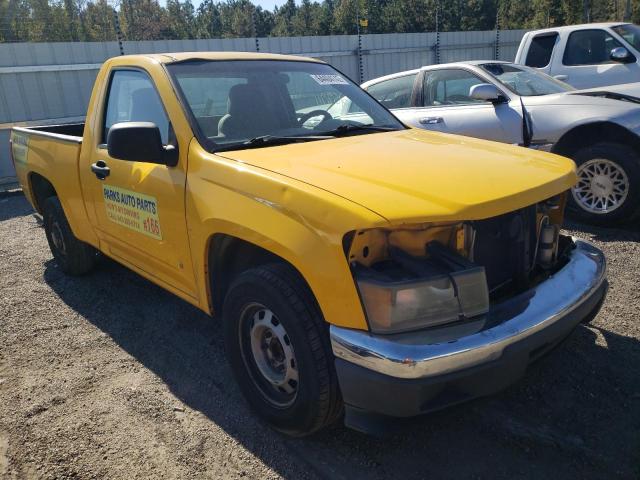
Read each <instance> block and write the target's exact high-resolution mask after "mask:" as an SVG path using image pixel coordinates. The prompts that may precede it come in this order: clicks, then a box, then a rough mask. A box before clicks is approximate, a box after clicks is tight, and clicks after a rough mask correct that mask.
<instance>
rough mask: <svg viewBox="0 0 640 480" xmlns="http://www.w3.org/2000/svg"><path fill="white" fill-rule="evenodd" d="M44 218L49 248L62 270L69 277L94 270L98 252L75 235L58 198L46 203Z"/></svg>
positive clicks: (48, 199) (50, 198) (43, 210)
mask: <svg viewBox="0 0 640 480" xmlns="http://www.w3.org/2000/svg"><path fill="white" fill-rule="evenodd" d="M42 218H43V223H44V231H45V233H46V235H47V242H48V243H49V248H50V249H51V253H52V254H53V258H55V260H56V262H57V264H58V265H59V266H60V269H61V270H62V271H63V272H64V273H66V274H68V275H82V274H85V273H87V272H89V271H90V270H91V269H93V267H94V266H95V264H96V262H97V259H98V252H97V250H96V249H95V248H93V247H92V246H91V245H89V244H87V243H85V242H83V241H81V240H78V239H77V238H76V236H75V235H74V234H73V232H72V231H71V227H70V226H69V222H68V221H67V217H66V216H65V214H64V210H63V209H62V204H61V203H60V200H59V199H58V197H49V198H47V199H46V200H45V201H44V205H43V206H42Z"/></svg>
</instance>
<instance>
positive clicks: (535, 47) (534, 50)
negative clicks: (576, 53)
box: [525, 33, 558, 68]
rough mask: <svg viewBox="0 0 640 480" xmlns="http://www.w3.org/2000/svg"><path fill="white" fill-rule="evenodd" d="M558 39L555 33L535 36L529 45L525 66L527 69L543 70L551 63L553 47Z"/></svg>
mask: <svg viewBox="0 0 640 480" xmlns="http://www.w3.org/2000/svg"><path fill="white" fill-rule="evenodd" d="M557 39H558V34H557V33H551V34H543V35H536V36H535V37H533V39H532V40H531V44H530V45H529V53H527V60H526V61H525V64H526V65H527V67H534V68H544V67H546V66H547V65H549V62H551V54H552V53H553V47H555V45H556V40H557Z"/></svg>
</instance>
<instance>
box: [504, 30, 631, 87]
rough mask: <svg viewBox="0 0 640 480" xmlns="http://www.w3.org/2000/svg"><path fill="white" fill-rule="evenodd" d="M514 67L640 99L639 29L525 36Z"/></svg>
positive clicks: (538, 33) (578, 31)
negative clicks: (517, 64) (536, 70)
mask: <svg viewBox="0 0 640 480" xmlns="http://www.w3.org/2000/svg"><path fill="white" fill-rule="evenodd" d="M515 63H519V64H521V65H527V66H529V67H534V68H537V69H539V70H541V71H543V72H544V73H546V74H548V75H551V76H553V77H555V78H556V79H558V80H562V81H563V82H566V83H568V84H570V85H572V86H573V87H575V88H579V89H590V88H597V89H598V90H602V88H601V87H604V86H606V87H607V91H614V92H617V93H623V94H626V95H632V96H635V97H640V27H639V26H638V25H634V24H632V23H590V24H585V25H570V26H566V27H557V28H548V29H545V30H534V31H531V32H527V33H526V34H525V35H524V37H523V38H522V41H521V42H520V47H519V48H518V53H517V54H516V60H515ZM613 85H615V86H613Z"/></svg>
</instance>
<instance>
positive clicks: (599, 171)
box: [571, 158, 629, 215]
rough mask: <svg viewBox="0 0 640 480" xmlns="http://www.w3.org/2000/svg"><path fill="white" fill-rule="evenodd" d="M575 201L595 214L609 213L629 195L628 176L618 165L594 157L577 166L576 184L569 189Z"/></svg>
mask: <svg viewBox="0 0 640 480" xmlns="http://www.w3.org/2000/svg"><path fill="white" fill-rule="evenodd" d="M571 193H572V194H573V198H574V200H575V201H576V203H577V204H578V205H579V206H580V207H581V208H583V209H584V210H586V211H587V212H590V213H594V214H596V215H602V214H607V213H611V212H613V211H614V210H616V209H617V208H619V207H620V206H621V205H622V204H623V203H624V202H625V200H626V199H627V196H628V195H629V177H628V176H627V174H626V172H625V171H624V170H623V169H622V167H620V165H618V164H616V163H614V162H612V161H610V160H606V159H603V158H594V159H593V160H589V161H588V162H585V163H583V164H582V165H580V167H579V168H578V184H577V185H576V186H575V187H574V188H573V189H572V190H571Z"/></svg>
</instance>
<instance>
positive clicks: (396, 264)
mask: <svg viewBox="0 0 640 480" xmlns="http://www.w3.org/2000/svg"><path fill="white" fill-rule="evenodd" d="M429 247H430V248H429V251H430V256H429V257H427V258H418V257H413V256H410V255H408V254H406V253H404V252H401V251H398V250H395V251H393V253H392V259H391V260H390V261H388V262H387V263H386V265H380V266H378V267H377V268H376V267H375V266H372V267H365V266H360V265H359V266H356V267H355V269H354V273H355V278H356V281H357V284H358V289H359V291H360V296H361V298H362V303H363V304H364V308H365V310H366V314H367V318H368V320H369V326H370V327H371V330H372V331H373V332H376V333H395V332H401V331H407V330H415V329H418V328H425V327H432V326H435V325H441V324H444V323H450V322H455V321H458V320H462V319H465V318H470V317H474V316H477V315H482V314H484V313H487V312H488V311H489V290H488V287H487V280H486V275H485V271H484V268H483V267H479V266H475V265H473V264H471V262H469V261H468V260H466V259H465V258H463V257H461V256H459V255H457V254H455V253H453V252H449V251H447V250H446V249H445V248H444V247H442V246H441V245H433V244H431V245H429ZM407 273H411V275H410V276H412V277H413V278H410V279H406V278H403V279H397V277H402V276H405V277H406V276H407ZM394 277H396V278H394Z"/></svg>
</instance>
